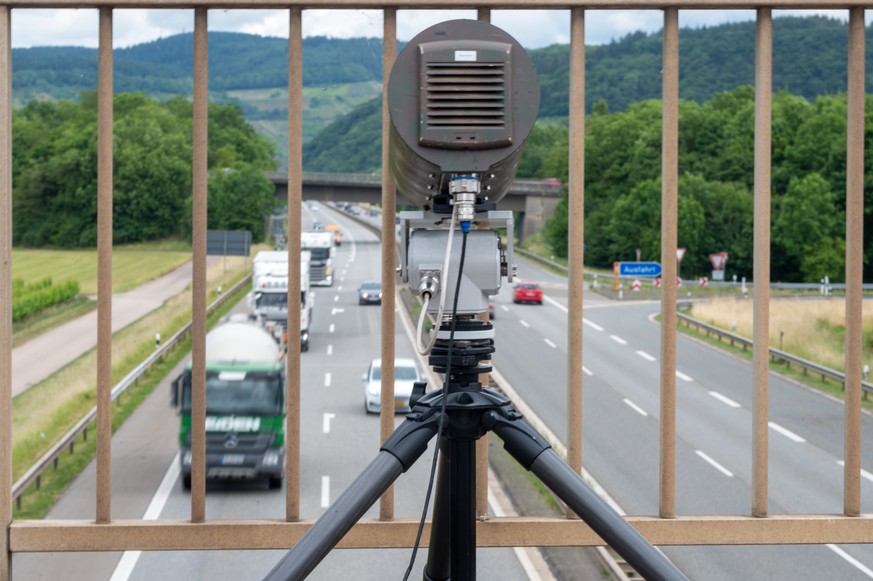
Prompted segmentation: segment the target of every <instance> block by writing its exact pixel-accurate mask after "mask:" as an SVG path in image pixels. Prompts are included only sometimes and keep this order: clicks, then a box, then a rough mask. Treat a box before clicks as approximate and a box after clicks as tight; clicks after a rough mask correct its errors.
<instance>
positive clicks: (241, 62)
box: [12, 32, 382, 103]
mask: <svg viewBox="0 0 873 581" xmlns="http://www.w3.org/2000/svg"><path fill="white" fill-rule="evenodd" d="M193 49H194V40H193V35H192V34H191V33H187V34H178V35H175V36H170V37H167V38H162V39H159V40H155V41H152V42H148V43H145V44H139V45H136V46H132V47H129V48H122V49H116V50H115V52H114V67H115V71H114V82H115V91H116V93H128V92H134V91H143V92H145V93H148V94H150V95H153V96H165V95H177V94H180V93H181V94H189V95H190V94H191V88H192V70H193ZM303 53H304V60H303V84H304V85H306V86H321V85H332V84H346V83H356V82H361V81H373V80H381V78H382V41H381V40H376V39H368V38H353V39H328V38H325V37H309V38H306V39H304V40H303ZM12 59H13V63H14V66H13V73H12V82H13V90H14V92H15V94H14V96H15V99H16V101H17V102H18V103H21V102H26V101H29V100H31V99H33V98H46V97H48V98H55V99H58V98H66V99H78V98H79V94H80V92H81V91H83V90H89V89H93V88H95V87H96V86H97V50H96V49H89V48H79V47H35V48H19V49H13V51H12ZM287 85H288V40H287V39H282V38H265V37H260V36H255V35H252V34H239V33H233V32H212V33H210V34H209V89H210V91H232V90H245V89H265V88H276V87H283V86H284V87H287Z"/></svg>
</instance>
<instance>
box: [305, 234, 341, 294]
mask: <svg viewBox="0 0 873 581" xmlns="http://www.w3.org/2000/svg"><path fill="white" fill-rule="evenodd" d="M300 249H301V250H307V251H309V253H310V262H309V284H311V285H312V286H333V257H334V247H333V234H331V233H330V232H302V233H301V234H300Z"/></svg>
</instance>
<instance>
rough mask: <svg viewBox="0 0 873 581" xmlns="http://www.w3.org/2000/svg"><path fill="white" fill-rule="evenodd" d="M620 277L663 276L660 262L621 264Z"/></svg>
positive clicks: (619, 267) (619, 268)
mask: <svg viewBox="0 0 873 581" xmlns="http://www.w3.org/2000/svg"><path fill="white" fill-rule="evenodd" d="M618 275H619V276H649V277H655V276H661V264H660V263H659V262H619V263H618Z"/></svg>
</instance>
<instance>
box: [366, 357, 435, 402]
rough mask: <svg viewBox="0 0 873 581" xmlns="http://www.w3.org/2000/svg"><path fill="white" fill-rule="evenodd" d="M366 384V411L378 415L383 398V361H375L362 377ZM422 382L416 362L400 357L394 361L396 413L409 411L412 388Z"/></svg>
mask: <svg viewBox="0 0 873 581" xmlns="http://www.w3.org/2000/svg"><path fill="white" fill-rule="evenodd" d="M361 379H362V380H363V382H364V409H366V410H367V413H371V414H378V413H379V406H380V402H381V397H382V360H381V359H373V361H372V362H371V363H370V368H369V369H368V370H367V372H366V373H365V374H364V375H363V376H362V377H361ZM416 381H421V374H420V373H419V372H418V367H417V366H416V365H415V361H413V360H412V359H408V358H402V357H399V358H397V359H395V360H394V411H396V412H407V411H409V396H410V395H412V386H413V384H414V383H415V382H416Z"/></svg>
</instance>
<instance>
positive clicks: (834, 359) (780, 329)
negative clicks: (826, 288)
mask: <svg viewBox="0 0 873 581" xmlns="http://www.w3.org/2000/svg"><path fill="white" fill-rule="evenodd" d="M689 314H690V315H691V316H692V317H694V318H696V319H700V320H701V321H704V322H706V323H709V324H711V325H715V326H717V327H720V328H722V329H726V330H729V331H730V330H733V332H735V333H737V334H738V335H742V336H743V337H747V338H751V337H752V301H751V300H732V299H721V300H714V301H712V302H709V303H701V304H695V305H694V306H693V307H692V310H691V312H690V313H689ZM845 316H846V304H845V301H844V300H842V299H840V298H833V299H825V300H814V299H807V300H790V299H782V300H774V301H771V302H770V347H775V348H776V349H780V350H782V351H787V352H788V353H791V354H792V355H796V356H798V357H802V358H804V359H808V360H810V361H814V362H816V363H819V364H821V365H824V366H826V367H830V368H831V369H836V370H838V371H844V369H845V356H844V353H845V350H844V345H843V343H844V337H845ZM862 320H863V336H864V340H863V354H864V355H863V358H864V361H873V344H871V339H873V303H870V302H869V301H865V302H864V306H863V314H862Z"/></svg>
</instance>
